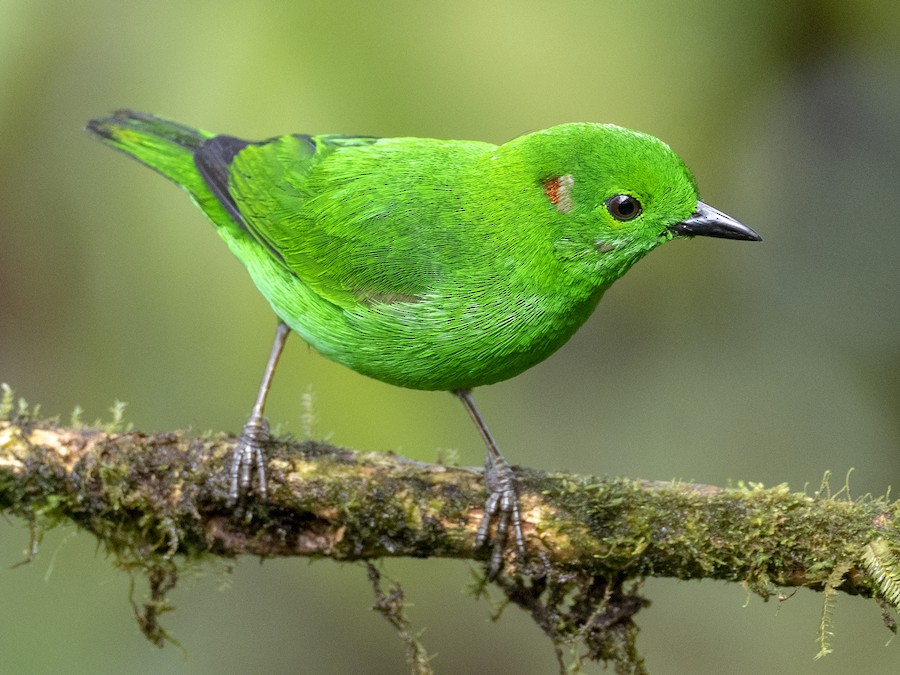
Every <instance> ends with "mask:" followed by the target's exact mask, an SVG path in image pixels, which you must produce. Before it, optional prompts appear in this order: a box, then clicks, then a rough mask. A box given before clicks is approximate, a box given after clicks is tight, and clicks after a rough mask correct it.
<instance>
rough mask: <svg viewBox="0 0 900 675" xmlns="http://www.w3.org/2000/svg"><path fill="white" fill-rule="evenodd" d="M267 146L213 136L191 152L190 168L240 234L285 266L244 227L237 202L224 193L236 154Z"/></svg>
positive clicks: (254, 233) (245, 224)
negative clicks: (192, 160)
mask: <svg viewBox="0 0 900 675" xmlns="http://www.w3.org/2000/svg"><path fill="white" fill-rule="evenodd" d="M267 142H268V141H259V142H253V141H244V140H241V139H240V138H235V137H234V136H215V137H213V138H210V139H207V140H205V141H204V142H203V144H202V145H201V146H200V147H199V148H198V149H197V151H196V152H194V164H196V166H197V170H198V171H199V172H200V175H201V176H202V177H203V181H204V182H205V183H206V185H207V187H208V188H209V189H210V191H211V192H212V193H213V196H215V198H216V199H217V200H218V201H219V203H220V204H221V205H222V206H223V207H224V208H225V210H226V211H228V215H230V216H231V218H232V220H234V222H235V223H237V224H238V226H239V227H240V228H241V229H242V230H243V231H244V232H246V233H247V234H249V235H250V236H251V237H253V239H254V240H256V241H257V242H258V243H260V244H262V245H263V246H265V247H266V248H267V249H268V250H269V253H271V254H272V256H273V257H274V258H275V259H276V260H278V262H280V263H281V264H285V263H284V258H283V257H282V255H281V253H279V252H278V251H276V250H275V249H274V248H273V247H272V244H270V243H269V242H268V241H266V240H265V239H264V238H263V237H261V236H260V234H259V233H258V232H256V231H255V230H253V228H251V227H249V226H248V225H247V222H246V221H245V220H244V217H243V216H242V215H241V211H240V209H239V208H238V205H237V202H235V201H234V197H233V196H232V195H231V192H230V191H229V189H228V176H229V174H230V173H231V163H232V162H233V161H234V158H235V157H236V156H237V154H238V153H239V152H240V151H241V150H243V149H244V148H246V147H247V146H248V145H262V144H263V143H267Z"/></svg>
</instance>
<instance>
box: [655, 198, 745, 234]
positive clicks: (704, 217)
mask: <svg viewBox="0 0 900 675" xmlns="http://www.w3.org/2000/svg"><path fill="white" fill-rule="evenodd" d="M669 229H670V230H671V231H672V232H674V233H675V234H678V235H682V236H685V237H720V238H722V239H743V240H744V241H762V237H760V236H759V235H758V234H756V232H754V231H753V230H751V229H750V228H749V227H747V226H746V225H744V224H743V223H740V222H738V221H736V220H735V219H734V218H732V217H731V216H726V215H725V214H724V213H722V212H721V211H719V210H718V209H714V208H713V207H711V206H709V205H708V204H704V203H703V202H701V201H698V202H697V210H696V211H694V215H692V216H691V217H690V218H687V219H686V220H682V221H681V222H680V223H675V224H674V225H670V226H669Z"/></svg>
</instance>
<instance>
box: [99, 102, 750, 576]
mask: <svg viewBox="0 0 900 675" xmlns="http://www.w3.org/2000/svg"><path fill="white" fill-rule="evenodd" d="M86 128H87V130H88V131H89V132H90V133H92V134H93V135H94V136H96V137H97V138H98V139H99V140H100V141H102V142H103V143H105V144H106V145H109V146H111V147H113V148H115V149H117V150H120V151H122V152H124V153H126V154H127V155H130V156H131V157H133V158H134V159H136V160H137V161H139V162H141V163H143V164H144V165H146V166H148V167H150V168H151V169H154V170H155V171H157V172H158V173H160V174H162V175H163V176H165V177H166V178H168V179H169V180H170V181H172V182H174V183H175V184H176V185H179V186H180V187H182V188H183V189H184V190H186V191H187V193H188V194H189V195H190V197H191V199H192V200H193V201H194V203H195V204H196V205H197V206H198V207H199V208H200V209H201V210H202V211H203V212H204V213H205V214H206V216H207V217H208V219H209V220H210V221H212V224H213V225H214V226H215V228H216V230H217V231H218V233H219V235H220V236H221V238H222V239H223V240H224V241H225V244H226V245H227V246H228V248H229V249H230V250H231V252H232V253H233V254H234V255H235V256H236V257H237V258H238V259H239V260H240V261H241V262H242V263H243V264H244V266H245V267H246V269H247V271H248V272H249V274H250V277H251V278H252V280H253V282H254V283H255V285H256V287H257V288H258V290H259V291H260V292H261V293H262V295H263V296H264V297H265V299H266V300H267V301H268V303H269V305H270V306H271V308H272V310H273V312H274V313H275V315H276V317H277V329H276V334H275V339H274V342H273V345H272V349H271V352H270V355H269V359H268V362H267V364H266V367H265V370H264V374H263V378H262V381H261V383H260V387H259V390H258V393H257V398H256V401H255V403H254V405H253V408H252V412H251V414H250V417H249V418H248V420H247V421H246V423H245V424H244V426H243V428H242V430H241V434H240V437H239V440H238V442H237V444H236V446H235V450H234V454H233V458H232V461H231V464H230V469H229V472H228V477H229V479H230V485H229V500H230V501H232V502H234V501H237V500H238V499H239V497H241V496H242V495H244V494H245V493H248V492H250V491H252V490H253V480H252V478H253V474H255V476H256V487H255V490H256V491H257V492H258V493H259V495H260V496H261V497H263V498H264V497H265V495H266V491H267V483H266V471H265V465H266V456H265V446H266V443H267V442H268V441H269V439H270V431H269V425H268V422H267V420H266V417H265V404H266V399H267V396H268V393H269V389H270V386H271V384H272V379H273V376H274V372H275V369H276V366H277V364H278V361H279V358H280V355H281V353H282V349H283V347H284V344H285V341H286V339H287V337H288V335H289V334H290V333H291V332H294V333H297V334H298V335H299V336H300V337H301V338H302V339H303V340H304V341H305V342H307V343H308V344H309V345H311V346H312V347H313V348H315V349H316V350H317V351H319V352H320V353H321V354H323V355H324V356H326V357H327V358H329V359H331V360H333V361H336V362H337V363H340V364H342V365H344V366H347V367H349V368H351V369H352V370H354V371H356V372H358V373H361V374H362V375H366V376H368V377H372V378H375V379H376V380H380V381H382V382H387V383H389V384H392V385H396V386H399V387H407V388H411V389H418V390H429V391H445V392H452V393H453V394H454V395H455V396H456V397H457V398H458V399H459V400H460V401H461V402H462V404H463V406H464V407H465V409H466V411H467V412H468V414H469V416H470V417H471V419H472V421H473V423H474V424H475V427H476V429H477V430H478V433H479V434H480V436H481V438H482V440H483V442H484V444H485V447H486V456H485V478H484V482H485V488H486V493H487V497H486V500H485V504H484V512H483V516H482V517H481V520H480V522H479V525H478V528H477V531H476V534H475V542H474V543H475V547H476V549H481V548H482V547H488V546H490V548H491V551H490V553H489V564H490V575H491V576H496V574H497V573H498V571H499V569H500V567H501V565H502V563H503V560H504V555H505V551H506V548H507V546H508V544H509V543H511V544H513V545H514V546H515V554H514V555H515V556H516V557H520V558H524V557H525V537H524V535H523V529H522V513H521V505H520V499H519V490H518V485H517V481H516V475H515V473H514V471H513V469H512V467H511V465H510V464H509V463H508V462H507V460H506V459H505V457H504V455H503V454H502V453H501V452H500V448H499V446H498V445H497V443H496V441H495V440H494V437H493V436H492V434H491V432H490V431H489V429H488V426H487V424H486V422H485V420H484V417H483V416H482V415H481V413H480V411H479V409H478V408H477V407H476V405H475V401H474V399H473V396H472V390H473V389H475V388H477V387H481V386H485V385H490V384H493V383H496V382H500V381H502V380H507V379H509V378H511V377H514V376H516V375H518V374H520V373H522V372H524V371H525V370H527V369H529V368H531V367H532V366H534V365H535V364H537V363H539V362H541V361H543V360H544V359H546V358H547V357H548V356H550V355H551V354H552V353H553V352H555V351H556V350H557V349H559V348H560V347H561V346H562V345H563V344H564V343H565V342H566V341H567V340H568V339H569V338H570V337H571V336H572V335H573V334H574V333H575V332H576V330H577V329H578V328H579V327H580V326H581V325H582V324H583V323H584V322H585V320H586V319H587V318H588V317H589V316H590V315H591V313H592V312H593V310H594V308H595V307H596V306H597V303H598V302H599V301H600V299H601V297H602V296H603V294H604V292H605V291H606V290H607V289H608V288H609V287H610V285H611V284H612V283H613V282H614V281H615V280H616V279H618V278H619V277H621V276H622V275H623V274H624V273H625V272H626V271H627V270H628V269H629V268H631V266H632V265H634V264H635V263H636V262H637V261H638V260H640V259H641V258H643V257H644V255H646V254H647V253H649V252H650V251H651V250H653V249H654V248H656V247H657V246H659V245H660V244H662V243H665V242H667V241H670V240H673V239H680V238H686V237H694V236H707V237H719V238H724V239H736V240H745V241H761V237H760V236H759V235H758V234H757V233H756V232H755V231H754V230H752V229H751V228H749V227H747V226H746V225H744V224H742V223H741V222H739V221H738V220H736V219H734V218H732V217H730V216H728V215H726V214H724V213H722V212H721V211H719V210H717V209H715V208H713V207H712V206H709V205H708V204H706V203H704V202H703V201H700V199H699V196H698V190H697V184H696V181H695V179H694V177H693V174H692V173H691V171H690V170H689V169H688V167H687V166H686V165H685V163H684V162H683V161H682V159H681V158H680V157H679V156H678V155H677V154H676V153H675V152H674V151H673V150H672V149H671V148H670V147H669V146H668V145H667V144H665V143H664V142H663V141H661V140H659V139H657V138H655V137H654V136H651V135H648V134H645V133H641V132H638V131H633V130H630V129H626V128H623V127H620V126H617V125H614V124H601V123H589V122H578V123H567V124H560V125H557V126H553V127H550V128H548V129H544V130H540V131H534V132H531V133H527V134H524V135H521V136H519V137H517V138H514V139H513V140H511V141H509V142H507V143H504V144H502V145H495V144H491V143H487V142H481V141H458V140H440V139H433V138H412V137H398V138H381V137H375V136H355V135H340V134H285V135H280V136H276V137H273V138H269V139H267V140H262V141H247V140H242V139H239V138H236V137H234V136H229V135H221V134H214V133H210V132H207V131H203V130H199V129H194V128H192V127H189V126H186V125H184V124H181V123H179V122H174V121H171V120H168V119H164V118H161V117H158V116H155V115H150V114H146V113H141V112H136V111H133V110H127V109H122V110H118V111H116V112H114V113H112V114H110V115H108V116H106V117H101V118H97V119H93V120H91V121H89V122H88V124H87V127H86ZM510 540H511V541H510Z"/></svg>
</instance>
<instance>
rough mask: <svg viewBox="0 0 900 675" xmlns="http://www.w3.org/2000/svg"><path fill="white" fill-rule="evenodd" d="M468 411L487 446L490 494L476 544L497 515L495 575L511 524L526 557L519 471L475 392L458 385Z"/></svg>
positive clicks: (482, 540) (519, 551)
mask: <svg viewBox="0 0 900 675" xmlns="http://www.w3.org/2000/svg"><path fill="white" fill-rule="evenodd" d="M453 393H454V394H455V395H456V396H457V397H458V398H459V400H460V401H462V404H463V405H464V406H465V407H466V410H467V411H468V412H469V416H470V417H471V418H472V421H473V422H474V423H475V426H476V427H477V428H478V433H480V434H481V438H482V440H484V444H485V446H487V455H486V456H485V459H484V484H485V488H487V492H488V498H487V501H486V502H485V505H484V515H483V516H482V518H481V524H480V525H479V526H478V532H477V533H476V535H475V547H476V548H481V547H482V546H484V545H485V543H487V541H488V539H489V534H490V527H491V521H492V520H494V518H495V517H496V518H497V534H496V536H495V538H494V545H493V550H492V552H491V563H490V571H489V573H488V575H489V577H490V578H494V577H496V576H497V574H498V573H499V571H500V565H501V563H502V562H503V549H504V547H505V546H506V538H507V536H508V533H509V529H510V526H512V533H513V538H514V539H515V544H516V553H517V554H518V555H519V557H521V558H524V557H525V537H524V536H523V535H522V513H521V508H520V506H519V495H518V494H517V492H516V475H515V474H514V473H513V470H512V468H511V467H510V465H509V463H508V462H507V461H506V459H505V458H504V457H503V455H502V454H501V452H500V448H498V447H497V443H496V442H495V441H494V437H493V436H491V432H490V431H489V430H488V428H487V424H485V422H484V418H483V417H482V416H481V413H479V412H478V408H477V407H476V406H475V401H474V399H473V398H472V392H471V391H469V390H468V389H457V390H456V391H454V392H453Z"/></svg>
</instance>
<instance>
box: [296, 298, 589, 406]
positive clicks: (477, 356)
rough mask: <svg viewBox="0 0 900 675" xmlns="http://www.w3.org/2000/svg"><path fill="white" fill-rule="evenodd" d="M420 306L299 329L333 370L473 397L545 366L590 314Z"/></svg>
mask: <svg viewBox="0 0 900 675" xmlns="http://www.w3.org/2000/svg"><path fill="white" fill-rule="evenodd" d="M429 302H430V301H429V300H427V299H426V300H424V301H423V302H419V303H398V304H396V305H394V306H381V307H378V306H375V307H370V308H365V309H363V310H360V311H354V312H348V311H343V312H342V314H343V316H342V317H341V321H340V322H339V323H334V324H332V326H331V330H327V331H323V330H313V331H310V330H309V327H310V326H309V322H308V321H304V317H298V318H297V320H296V327H294V325H293V324H292V322H291V321H289V322H288V323H289V325H292V327H294V328H295V330H297V332H299V333H300V334H301V335H302V336H303V337H304V339H306V340H307V341H308V342H309V343H310V344H311V345H312V346H313V347H315V348H316V349H317V350H319V351H320V352H322V353H323V354H325V355H326V356H327V357H329V358H331V359H332V360H334V361H337V362H338V363H341V364H343V365H345V366H347V367H349V368H352V369H353V370H355V371H357V372H359V373H362V374H364V375H368V376H369V377H373V378H375V379H378V380H382V381H384V382H388V383H390V384H394V385H398V386H401V387H408V388H411V389H428V390H444V391H449V390H454V389H471V388H473V387H478V386H481V385H486V384H492V383H494V382H499V381H501V380H506V379H509V378H511V377H514V376H516V375H518V374H519V373H521V372H523V371H525V370H527V369H528V368H531V367H532V366H534V365H535V364H537V363H539V362H541V361H543V360H544V359H545V358H547V357H548V356H550V354H552V353H553V352H555V351H556V350H557V349H559V348H560V347H561V346H562V345H563V344H564V343H565V342H566V341H567V340H568V339H569V338H570V337H571V336H572V335H573V334H574V332H575V331H576V330H577V329H578V327H579V326H580V325H581V324H582V323H583V322H584V320H585V319H586V318H587V316H588V315H589V314H590V311H591V310H592V309H593V306H594V305H595V304H596V300H594V301H593V302H592V303H591V304H590V306H589V307H586V306H575V307H565V308H561V307H558V306H557V305H558V304H559V303H551V302H547V301H546V299H545V298H538V297H528V298H521V299H519V300H518V301H516V302H509V301H508V299H506V300H505V301H504V300H498V301H494V302H491V303H488V304H482V303H474V302H473V303H467V304H466V305H463V306H454V305H453V304H452V303H447V302H446V301H431V304H428V303H429Z"/></svg>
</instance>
